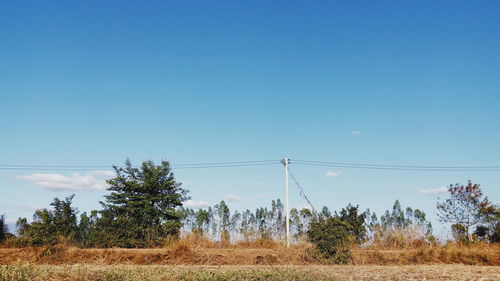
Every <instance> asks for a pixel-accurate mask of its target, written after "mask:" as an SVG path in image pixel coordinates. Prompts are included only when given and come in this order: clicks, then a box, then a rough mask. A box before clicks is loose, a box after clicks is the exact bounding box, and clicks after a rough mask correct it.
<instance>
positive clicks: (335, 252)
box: [307, 217, 352, 263]
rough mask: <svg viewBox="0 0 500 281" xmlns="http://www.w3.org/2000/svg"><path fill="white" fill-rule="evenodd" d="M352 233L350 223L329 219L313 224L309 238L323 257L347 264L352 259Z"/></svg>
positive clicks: (308, 233) (333, 218)
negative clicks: (350, 248)
mask: <svg viewBox="0 0 500 281" xmlns="http://www.w3.org/2000/svg"><path fill="white" fill-rule="evenodd" d="M351 232H352V226H351V225H350V224H349V223H347V222H345V221H342V220H340V219H339V218H335V217H329V218H326V219H325V220H320V221H316V222H312V223H311V225H310V228H309V231H308V232H307V237H308V240H309V241H310V242H311V243H312V244H313V245H314V246H315V248H316V250H317V251H318V253H319V254H320V256H321V257H323V258H326V259H327V260H330V261H332V262H333V263H347V262H348V261H349V259H350V257H351V255H350V251H349V247H350V245H351V243H352V239H351V235H350V233H351Z"/></svg>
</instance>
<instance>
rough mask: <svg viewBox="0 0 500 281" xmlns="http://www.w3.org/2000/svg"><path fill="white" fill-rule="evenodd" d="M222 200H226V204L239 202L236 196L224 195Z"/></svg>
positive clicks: (239, 198)
mask: <svg viewBox="0 0 500 281" xmlns="http://www.w3.org/2000/svg"><path fill="white" fill-rule="evenodd" d="M224 200H226V201H228V202H234V201H239V200H241V197H239V196H236V195H234V194H226V195H224Z"/></svg>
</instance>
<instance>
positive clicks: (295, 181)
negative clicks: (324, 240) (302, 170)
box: [288, 168, 318, 215]
mask: <svg viewBox="0 0 500 281" xmlns="http://www.w3.org/2000/svg"><path fill="white" fill-rule="evenodd" d="M288 173H289V174H290V178H291V179H292V180H293V181H294V183H295V185H297V187H298V189H299V195H300V196H302V197H303V198H304V199H305V200H306V201H307V203H308V204H309V206H311V208H312V209H313V211H314V213H315V214H316V215H318V212H317V211H316V209H315V208H314V206H313V204H312V203H311V200H309V198H308V197H307V195H306V193H305V192H304V189H303V188H302V186H301V185H300V183H299V181H298V180H297V178H295V176H294V175H293V174H292V172H291V171H290V168H288Z"/></svg>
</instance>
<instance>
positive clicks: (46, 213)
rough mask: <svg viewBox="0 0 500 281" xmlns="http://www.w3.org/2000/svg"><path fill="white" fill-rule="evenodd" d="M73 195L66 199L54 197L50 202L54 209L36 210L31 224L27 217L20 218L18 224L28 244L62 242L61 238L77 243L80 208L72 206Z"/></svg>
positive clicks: (22, 237)
mask: <svg viewBox="0 0 500 281" xmlns="http://www.w3.org/2000/svg"><path fill="white" fill-rule="evenodd" d="M73 197H74V195H71V196H68V197H66V198H65V199H64V200H60V199H59V198H54V201H53V202H52V203H50V205H51V206H52V207H53V209H52V210H49V209H46V208H44V209H39V210H36V211H35V214H34V215H33V222H32V223H31V224H28V223H27V222H26V219H19V220H18V221H17V226H18V229H19V234H20V235H21V239H22V241H24V243H26V244H28V245H54V244H56V243H58V242H61V241H60V240H59V239H65V240H66V242H69V243H76V242H77V237H78V236H77V233H78V228H77V217H76V215H77V214H78V210H77V209H76V208H74V207H72V206H71V204H72V201H73Z"/></svg>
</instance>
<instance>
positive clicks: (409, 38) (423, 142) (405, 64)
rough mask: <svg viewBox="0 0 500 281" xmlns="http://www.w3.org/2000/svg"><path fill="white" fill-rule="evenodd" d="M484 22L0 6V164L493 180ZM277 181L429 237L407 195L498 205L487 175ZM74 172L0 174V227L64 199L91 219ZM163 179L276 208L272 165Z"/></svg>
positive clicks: (395, 15) (152, 6) (442, 4)
mask: <svg viewBox="0 0 500 281" xmlns="http://www.w3.org/2000/svg"><path fill="white" fill-rule="evenodd" d="M499 14H500V3H499V2H498V1H455V0H454V1H434V0H433V1H352V0H349V1H306V2H304V1H268V0H266V1H177V2H175V3H174V1H5V0H0V162H1V163H0V164H40V165H111V164H120V163H123V161H124V160H125V158H126V157H130V159H131V160H132V161H133V162H134V163H139V162H140V161H143V160H149V159H151V160H155V161H160V160H161V159H168V160H170V161H172V162H173V163H174V164H175V163H199V162H220V161H222V162H224V161H241V160H261V159H280V158H282V157H285V156H287V157H289V158H291V159H292V161H293V159H305V160H323V161H334V162H361V163H372V164H401V165H445V166H500V149H499V144H500V131H499V124H500V110H499V109H500V51H499V50H500V28H499V27H500V17H499V16H498V15H499ZM291 169H292V171H293V172H294V173H295V174H296V176H297V178H298V179H299V180H300V181H301V183H302V185H303V187H304V188H305V190H306V191H307V193H308V195H309V197H310V199H311V201H312V202H313V203H314V204H315V205H317V206H322V205H327V206H328V207H330V208H331V209H336V210H338V209H339V208H341V207H343V206H345V205H346V204H347V203H349V202H352V203H355V204H360V206H361V208H363V209H365V208H370V209H372V210H375V211H376V212H377V213H379V214H380V213H381V212H383V211H384V210H386V209H388V208H390V207H391V206H392V203H393V202H394V200H396V199H400V200H401V202H402V204H403V205H404V206H407V205H410V206H412V207H414V208H421V209H423V210H424V211H425V212H427V214H428V215H429V216H431V218H433V222H434V228H435V230H436V232H438V233H439V231H441V228H440V226H439V225H438V224H437V222H436V221H435V219H434V218H435V203H436V199H437V196H438V195H437V194H423V193H421V192H422V190H428V189H438V188H441V187H443V186H447V185H449V184H452V183H456V182H461V183H465V182H466V181H467V180H468V179H471V180H473V181H474V182H478V183H481V184H482V186H483V188H484V191H485V193H486V194H487V195H488V196H489V197H490V199H491V200H492V201H494V202H498V201H500V172H408V171H404V172H402V171H366V170H353V169H346V168H325V167H305V166H293V162H292V166H291ZM328 170H330V172H333V173H330V174H331V175H332V174H333V175H337V174H340V175H337V176H334V177H328V176H326V174H327V172H328ZM74 172H78V173H80V174H79V175H75V174H72V173H74ZM74 172H72V171H42V172H40V171H12V170H1V171H0V189H1V193H2V196H1V197H0V213H3V214H6V215H7V217H8V219H9V221H10V222H12V221H14V220H15V219H16V218H17V217H18V216H23V217H28V218H31V215H32V210H33V209H34V208H36V207H45V206H47V205H48V203H50V201H51V200H52V198H53V197H55V196H58V197H63V196H66V195H68V194H71V193H76V197H75V202H76V205H77V206H78V207H79V209H80V210H81V211H88V210H91V209H95V208H98V207H99V206H98V204H97V202H98V201H99V200H102V195H103V194H105V193H106V192H105V191H102V190H99V188H102V185H100V184H102V174H99V173H98V172H94V173H88V172H85V171H74ZM174 172H175V174H176V176H177V177H178V178H179V180H181V181H183V182H186V186H187V187H188V188H189V189H190V190H191V196H192V199H193V200H194V201H196V202H198V203H200V202H199V201H204V202H207V203H209V204H214V203H217V202H218V201H220V200H221V199H223V198H224V196H225V195H228V194H232V195H235V196H237V197H239V198H240V200H236V201H233V202H230V206H231V207H232V208H236V209H244V208H251V209H254V208H255V207H257V206H262V205H265V204H266V205H267V204H269V202H270V200H271V198H277V197H280V198H282V197H283V193H284V190H283V170H282V167H280V166H270V167H267V166H264V167H248V168H226V169H206V170H176V171H174ZM34 173H38V174H42V175H33V174H34ZM45 174H50V175H45ZM99 176H101V178H99ZM72 184H75V186H77V187H78V186H79V187H78V188H79V189H92V190H78V191H71V190H67V189H68V186H70V185H72ZM94 184H95V185H94ZM291 187H293V185H291ZM54 189H58V191H54ZM94 189H96V190H94ZM291 190H292V192H291V205H292V206H294V207H298V206H303V205H305V202H304V201H303V200H301V199H300V197H299V196H298V192H297V190H296V189H294V188H292V189H291ZM441 196H442V195H441ZM233 199H235V198H233Z"/></svg>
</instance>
